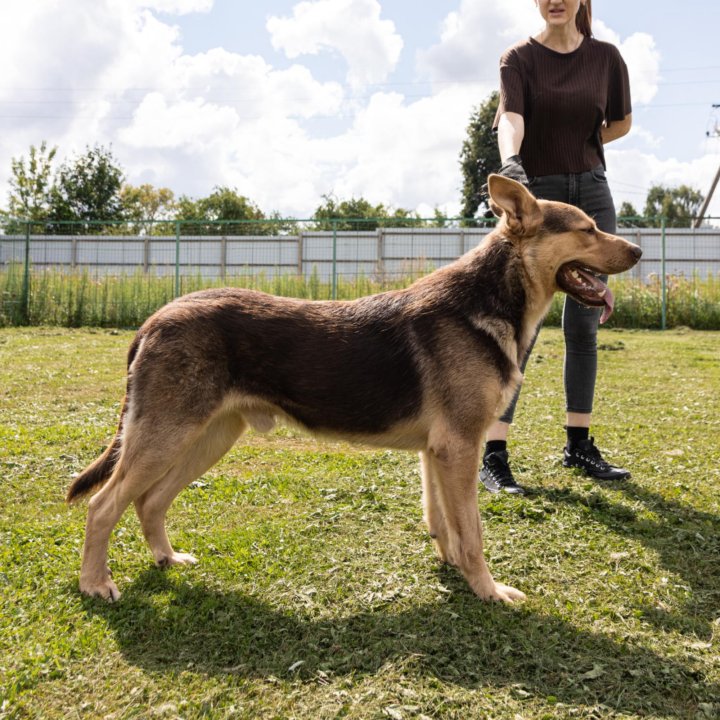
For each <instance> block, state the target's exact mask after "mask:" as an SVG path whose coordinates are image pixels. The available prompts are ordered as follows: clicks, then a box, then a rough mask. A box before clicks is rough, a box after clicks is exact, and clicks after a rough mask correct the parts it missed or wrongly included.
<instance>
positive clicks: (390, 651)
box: [84, 568, 720, 717]
mask: <svg viewBox="0 0 720 720" xmlns="http://www.w3.org/2000/svg"><path fill="white" fill-rule="evenodd" d="M438 572H439V573H440V574H441V575H442V577H441V580H442V582H443V584H444V585H445V586H446V587H448V588H449V589H450V594H449V595H447V596H446V597H445V598H443V601H440V602H438V603H434V604H430V605H427V604H426V605H422V606H418V607H416V608H413V609H409V610H408V609H406V610H403V611H398V610H397V609H395V608H393V606H392V605H387V606H383V607H380V608H373V609H370V610H368V611H367V612H365V613H360V614H352V615H349V616H342V617H335V618H331V619H327V618H324V619H317V618H313V617H312V616H310V615H309V614H308V615H305V614H302V613H300V612H298V611H292V612H289V611H287V610H284V609H279V608H276V607H273V606H271V605H270V604H268V603H267V602H266V601H263V600H260V599H258V598H255V597H253V596H252V595H250V594H247V593H244V592H240V591H227V592H218V591H213V590H210V589H208V588H207V587H205V586H202V585H193V584H192V583H191V582H189V581H187V580H183V579H182V576H180V575H176V574H175V573H173V572H169V573H163V572H161V571H159V570H155V569H149V570H148V571H147V572H145V573H144V574H142V575H141V576H140V577H139V578H138V579H137V580H136V581H135V582H134V583H131V584H130V585H126V586H125V588H124V591H125V592H124V594H123V598H122V600H121V602H120V603H118V604H116V605H108V604H105V603H103V602H101V601H98V600H90V599H85V600H84V602H85V609H86V612H87V613H88V615H100V616H102V617H103V618H104V619H105V621H106V622H107V624H108V626H109V628H110V629H111V631H112V632H113V633H114V635H115V637H116V639H117V642H118V645H119V648H120V651H121V652H122V653H123V656H124V657H125V659H126V660H127V661H128V662H129V663H131V664H133V665H136V666H138V667H142V668H143V669H146V670H150V671H154V672H157V671H167V672H180V671H183V670H186V669H188V668H190V669H192V671H193V672H201V673H205V674H209V675H236V676H240V677H244V678H250V679H252V678H268V677H277V678H287V679H290V678H299V679H301V680H307V681H309V682H315V681H317V679H318V678H319V677H324V678H328V677H330V678H337V677H343V676H347V677H355V678H356V677H358V676H362V675H372V674H374V673H376V672H378V671H379V670H381V668H382V667H383V666H385V665H386V664H388V663H398V664H400V665H402V666H403V668H404V671H406V672H410V673H411V674H414V675H415V676H419V677H433V678H436V679H437V680H439V681H441V682H443V683H450V684H453V685H458V686H461V687H465V688H468V689H474V688H481V687H482V688H488V687H498V688H510V689H511V691H512V692H514V693H520V694H521V696H525V697H527V696H528V695H535V696H537V697H540V698H548V697H553V698H556V701H557V702H564V703H582V704H583V705H585V704H593V703H603V704H605V705H606V706H609V707H612V708H613V709H615V710H616V711H618V712H626V713H631V714H632V713H639V714H645V713H649V712H650V713H651V712H658V713H662V714H663V716H664V717H686V716H687V713H688V712H689V709H690V708H696V707H697V706H698V703H700V702H712V701H713V699H716V698H720V687H719V686H718V685H717V684H716V683H714V682H712V681H710V680H707V679H706V678H704V677H703V676H702V674H701V673H699V672H697V671H694V670H693V669H692V668H691V667H690V666H689V665H687V664H684V663H682V662H681V661H678V660H675V659H669V658H667V657H663V656H661V655H658V654H656V653H654V652H653V651H652V650H649V649H647V648H644V647H641V646H640V645H631V644H627V643H625V642H623V641H622V640H617V641H616V640H613V639H611V638H610V637H608V636H605V635H601V634H593V633H590V632H585V631H581V630H578V629H577V628H576V627H573V626H572V625H571V624H569V623H568V622H566V621H564V620H562V619H560V618H558V617H554V616H550V615H545V614H543V615H540V614H538V613H536V612H533V611H531V610H529V609H528V608H527V607H523V606H522V605H520V606H514V607H508V606H504V605H501V604H497V605H494V604H488V603H483V602H480V601H478V600H477V598H475V597H474V596H473V595H472V594H471V593H470V592H469V591H468V589H467V587H466V585H465V583H464V581H463V580H462V578H461V577H460V576H459V575H458V574H457V573H456V572H455V571H454V570H452V569H449V568H441V569H439V570H438ZM523 693H524V695H522V694H523Z"/></svg>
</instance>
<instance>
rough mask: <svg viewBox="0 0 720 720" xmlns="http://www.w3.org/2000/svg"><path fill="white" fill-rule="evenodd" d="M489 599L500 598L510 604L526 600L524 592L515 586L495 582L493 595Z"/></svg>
mask: <svg viewBox="0 0 720 720" xmlns="http://www.w3.org/2000/svg"><path fill="white" fill-rule="evenodd" d="M489 599H490V600H500V601H502V602H506V603H510V604H512V603H514V602H518V601H521V600H526V599H527V597H526V595H525V593H524V592H522V591H521V590H517V589H516V588H514V587H510V586H509V585H503V584H502V583H499V582H496V583H495V592H494V594H493V597H491V598H489Z"/></svg>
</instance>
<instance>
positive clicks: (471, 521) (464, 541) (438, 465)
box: [427, 429, 525, 602]
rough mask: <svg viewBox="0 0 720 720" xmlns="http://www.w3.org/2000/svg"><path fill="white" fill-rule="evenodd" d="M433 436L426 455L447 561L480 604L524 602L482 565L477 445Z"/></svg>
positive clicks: (449, 435) (449, 434) (453, 437)
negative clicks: (441, 519)
mask: <svg viewBox="0 0 720 720" xmlns="http://www.w3.org/2000/svg"><path fill="white" fill-rule="evenodd" d="M434 435H435V437H433V436H432V434H431V438H430V442H429V447H428V450H427V455H428V460H429V462H430V463H431V465H432V471H433V472H432V473H431V476H434V477H435V478H437V497H438V499H439V500H440V503H439V505H440V507H441V509H442V514H443V517H444V519H445V527H446V532H447V541H446V542H447V546H446V548H445V554H446V559H447V561H448V562H450V563H452V564H453V565H455V566H457V567H458V568H459V569H460V571H461V572H462V574H463V575H464V576H465V579H466V580H467V581H468V583H469V585H470V587H471V588H472V590H473V591H474V592H475V594H476V595H478V596H479V597H480V598H482V599H484V600H503V601H505V602H513V601H515V600H522V599H524V598H525V595H524V594H523V593H522V592H520V591H519V590H516V589H515V588H512V587H509V586H508V585H503V584H502V583H498V582H495V580H494V579H493V577H492V575H491V574H490V570H489V568H488V566H487V562H486V561H485V556H484V554H483V541H482V524H481V521H480V513H479V512H478V506H477V472H478V462H479V443H478V442H477V441H474V440H467V439H464V438H462V437H461V436H459V435H457V434H455V433H453V432H449V431H447V430H446V429H443V430H440V431H439V432H436V433H435V434H434Z"/></svg>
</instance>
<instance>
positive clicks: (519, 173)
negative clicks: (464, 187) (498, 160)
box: [480, 155, 529, 218]
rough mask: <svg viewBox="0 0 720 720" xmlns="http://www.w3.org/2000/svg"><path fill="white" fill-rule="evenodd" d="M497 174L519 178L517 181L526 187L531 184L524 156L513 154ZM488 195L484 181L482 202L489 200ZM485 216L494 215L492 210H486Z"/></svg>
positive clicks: (512, 178)
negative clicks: (523, 162)
mask: <svg viewBox="0 0 720 720" xmlns="http://www.w3.org/2000/svg"><path fill="white" fill-rule="evenodd" d="M496 174H497V175H504V176H505V177H508V178H510V179H511V180H517V182H519V183H522V184H523V185H524V186H525V187H528V185H529V183H528V177H527V175H526V174H525V168H524V167H523V166H522V158H521V157H520V156H519V155H511V156H510V157H509V158H508V159H507V160H505V162H504V163H503V164H502V167H501V168H500V169H499V170H497V171H496ZM488 196H489V193H488V184H487V183H483V186H482V187H481V188H480V202H482V201H483V200H487V198H488ZM483 217H485V218H491V217H493V212H492V210H488V211H487V212H485V214H484V216H483Z"/></svg>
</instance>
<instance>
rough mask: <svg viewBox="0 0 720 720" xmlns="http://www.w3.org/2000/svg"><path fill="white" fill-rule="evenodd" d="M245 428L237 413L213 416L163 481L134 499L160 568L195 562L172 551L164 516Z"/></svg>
mask: <svg viewBox="0 0 720 720" xmlns="http://www.w3.org/2000/svg"><path fill="white" fill-rule="evenodd" d="M246 427H247V425H246V423H245V421H244V420H243V418H242V416H241V415H239V414H232V413H225V414H222V415H218V416H216V417H215V418H214V419H213V420H211V421H210V423H209V424H208V425H207V427H206V428H205V430H204V432H203V433H202V434H201V435H200V436H199V437H197V438H196V439H195V440H194V442H193V443H192V444H190V445H189V446H188V447H187V448H186V449H185V451H184V453H183V454H182V457H180V458H178V461H177V462H176V463H175V465H174V466H173V467H172V469H171V470H170V471H169V472H168V473H167V474H166V475H165V476H164V477H163V478H162V480H160V482H158V483H156V484H155V485H153V486H152V487H151V488H150V489H149V490H147V491H146V492H145V493H143V494H142V495H141V496H140V497H138V498H136V499H135V510H136V511H137V514H138V517H139V518H140V524H141V525H142V529H143V534H144V535H145V539H146V540H147V543H148V545H149V546H150V550H151V552H152V554H153V558H154V559H155V563H156V564H157V565H158V566H159V567H168V566H170V565H191V564H194V563H195V562H197V560H196V559H195V558H194V557H193V556H192V555H189V554H187V553H178V552H175V550H173V548H172V545H171V544H170V540H169V538H168V535H167V530H166V529H165V516H166V514H167V511H168V509H169V508H170V505H171V504H172V502H173V500H174V499H175V498H176V497H177V495H178V494H179V493H180V491H181V490H182V489H183V488H185V487H186V486H187V485H189V484H190V483H191V482H192V481H193V480H196V479H197V478H199V477H200V476H201V475H202V474H203V473H204V472H206V471H207V470H209V469H210V468H211V467H212V466H213V465H214V464H215V463H216V462H217V461H218V460H220V458H221V457H222V456H223V455H224V454H225V453H226V452H227V451H228V450H229V449H230V448H231V447H232V446H233V444H234V443H235V441H236V440H237V439H238V437H240V435H241V434H242V433H243V431H244V430H245V428H246Z"/></svg>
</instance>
